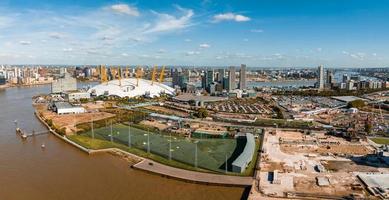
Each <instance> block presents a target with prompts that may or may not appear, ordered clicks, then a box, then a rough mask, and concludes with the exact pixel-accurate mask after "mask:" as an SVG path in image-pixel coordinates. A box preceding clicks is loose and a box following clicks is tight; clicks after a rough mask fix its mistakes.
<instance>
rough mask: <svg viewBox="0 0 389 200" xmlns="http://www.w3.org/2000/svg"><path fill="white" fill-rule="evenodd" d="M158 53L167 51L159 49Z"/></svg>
mask: <svg viewBox="0 0 389 200" xmlns="http://www.w3.org/2000/svg"><path fill="white" fill-rule="evenodd" d="M157 53H166V50H165V49H159V50H158V52H157Z"/></svg>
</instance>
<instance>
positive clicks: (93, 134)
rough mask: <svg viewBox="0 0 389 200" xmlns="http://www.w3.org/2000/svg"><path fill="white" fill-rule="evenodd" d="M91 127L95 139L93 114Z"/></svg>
mask: <svg viewBox="0 0 389 200" xmlns="http://www.w3.org/2000/svg"><path fill="white" fill-rule="evenodd" d="M91 128H92V139H95V131H94V128H93V116H92V120H91Z"/></svg>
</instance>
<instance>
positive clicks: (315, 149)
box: [281, 144, 373, 155]
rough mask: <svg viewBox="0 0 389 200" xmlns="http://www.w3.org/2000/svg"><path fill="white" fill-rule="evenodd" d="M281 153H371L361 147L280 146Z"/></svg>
mask: <svg viewBox="0 0 389 200" xmlns="http://www.w3.org/2000/svg"><path fill="white" fill-rule="evenodd" d="M281 151H283V152H295V153H318V154H328V153H332V154H348V155H350V154H353V155H366V154H369V153H373V151H372V150H371V149H369V148H367V147H365V146H363V145H346V144H339V145H320V146H316V145H312V146H308V145H289V144H283V145H281Z"/></svg>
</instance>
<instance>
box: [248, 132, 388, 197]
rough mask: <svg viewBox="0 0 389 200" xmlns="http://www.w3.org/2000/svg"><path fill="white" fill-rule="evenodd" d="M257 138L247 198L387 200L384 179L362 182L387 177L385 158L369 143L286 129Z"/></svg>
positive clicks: (322, 133)
mask: <svg viewBox="0 0 389 200" xmlns="http://www.w3.org/2000/svg"><path fill="white" fill-rule="evenodd" d="M263 139H264V141H263V145H262V154H261V156H260V162H259V164H258V166H257V169H258V171H257V173H256V180H257V182H256V183H255V187H253V189H252V196H251V198H252V199H255V198H261V199H267V198H268V199H272V198H291V199H345V198H349V199H367V198H370V199H387V198H388V197H389V196H388V188H386V187H385V184H386V183H387V182H388V181H389V179H385V180H381V182H380V183H376V182H374V183H372V181H371V180H372V178H370V179H369V176H368V177H367V178H366V176H367V175H369V174H376V177H377V176H380V175H382V176H383V177H384V176H387V174H389V169H388V167H389V165H387V162H386V161H385V158H384V157H385V156H383V154H382V153H378V149H377V148H376V147H374V145H371V143H370V142H371V141H368V140H360V141H357V142H350V141H347V140H346V139H344V138H341V137H335V136H331V135H326V134H325V132H321V131H318V132H309V133H308V132H304V131H298V130H287V129H278V130H277V129H266V131H265V134H264V138H263ZM377 174H379V175H377ZM363 178H365V181H363ZM369 181H370V182H369ZM366 182H367V184H366ZM368 184H370V185H373V186H369V185H368ZM377 185H378V186H377ZM371 187H375V188H376V189H374V191H373V190H372V189H371ZM377 188H378V189H377Z"/></svg>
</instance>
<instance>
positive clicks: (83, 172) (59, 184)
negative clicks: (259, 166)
mask: <svg viewBox="0 0 389 200" xmlns="http://www.w3.org/2000/svg"><path fill="white" fill-rule="evenodd" d="M49 92H50V86H49V85H45V86H36V87H20V88H16V87H15V88H8V89H2V90H0V126H1V128H0V177H1V178H0V185H1V186H0V199H7V200H14V199H30V200H42V199H93V200H96V199H104V200H105V199H110V200H120V199H146V200H147V199H180V200H181V199H197V200H198V199H241V198H242V197H243V196H244V194H245V189H244V188H236V187H221V186H206V185H198V184H192V183H186V182H182V181H177V180H172V179H168V178H163V177H160V176H157V175H152V174H148V173H144V172H141V171H137V170H134V169H131V168H129V165H128V163H127V162H126V161H124V160H122V159H120V158H118V157H115V156H112V155H110V154H105V153H103V154H97V155H93V156H89V155H88V154H86V153H84V152H81V151H80V150H78V149H76V148H74V147H72V146H70V145H69V144H66V143H64V142H63V141H61V140H60V139H58V138H56V137H55V136H54V135H51V134H47V135H40V136H35V137H30V138H28V139H27V140H22V139H21V138H20V137H19V136H17V135H16V134H15V124H14V120H17V121H18V123H19V126H20V127H21V128H22V129H24V130H26V131H29V132H31V131H32V130H35V131H37V132H39V131H44V130H46V128H45V127H44V126H43V125H42V124H41V123H40V122H39V121H38V120H37V119H36V117H35V116H34V114H33V112H34V110H33V107H32V105H31V97H32V96H34V95H37V94H41V93H49ZM42 144H45V146H46V148H44V149H42V148H41V145H42ZM243 198H244V197H243Z"/></svg>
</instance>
